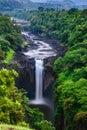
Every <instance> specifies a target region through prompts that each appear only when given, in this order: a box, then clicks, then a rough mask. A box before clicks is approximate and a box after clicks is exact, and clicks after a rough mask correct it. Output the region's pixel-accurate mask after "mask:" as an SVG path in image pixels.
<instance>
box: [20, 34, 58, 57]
mask: <svg viewBox="0 0 87 130" xmlns="http://www.w3.org/2000/svg"><path fill="white" fill-rule="evenodd" d="M22 34H23V35H25V36H27V37H28V38H29V39H30V40H31V41H32V42H33V46H36V48H34V49H32V47H31V48H30V49H29V50H28V51H27V52H24V54H25V55H27V56H28V57H29V58H35V59H45V58H47V57H51V56H56V51H55V50H53V48H52V47H51V46H50V45H49V44H48V43H46V42H44V41H40V40H38V39H37V38H36V36H34V35H28V33H27V32H22Z"/></svg>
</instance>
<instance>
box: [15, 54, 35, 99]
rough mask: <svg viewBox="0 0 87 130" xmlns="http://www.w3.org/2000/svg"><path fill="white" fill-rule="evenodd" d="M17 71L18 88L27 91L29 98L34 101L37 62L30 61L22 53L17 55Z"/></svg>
mask: <svg viewBox="0 0 87 130" xmlns="http://www.w3.org/2000/svg"><path fill="white" fill-rule="evenodd" d="M15 61H16V62H17V68H16V69H17V71H18V73H19V78H18V79H17V80H16V84H17V87H18V88H19V89H21V88H23V89H25V90H26V91H27V96H28V97H29V98H30V99H32V98H34V97H35V74H34V72H35V63H34V62H35V61H34V59H30V60H29V59H28V58H27V57H26V56H24V55H23V54H21V53H18V54H16V56H15Z"/></svg>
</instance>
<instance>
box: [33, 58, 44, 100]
mask: <svg viewBox="0 0 87 130" xmlns="http://www.w3.org/2000/svg"><path fill="white" fill-rule="evenodd" d="M35 68H36V72H35V77H36V95H35V100H36V101H37V102H38V101H40V100H42V99H43V60H40V59H35Z"/></svg>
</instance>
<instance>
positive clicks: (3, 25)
mask: <svg viewBox="0 0 87 130" xmlns="http://www.w3.org/2000/svg"><path fill="white" fill-rule="evenodd" d="M22 43H23V39H22V36H21V28H20V27H18V26H17V25H15V26H14V25H13V24H12V21H11V19H10V17H8V16H3V15H2V14H0V62H2V61H3V60H4V61H5V62H6V63H8V62H9V61H10V60H11V59H12V58H13V56H14V53H15V51H16V50H17V48H18V47H21V46H22Z"/></svg>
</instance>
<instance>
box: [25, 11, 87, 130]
mask: <svg viewBox="0 0 87 130" xmlns="http://www.w3.org/2000/svg"><path fill="white" fill-rule="evenodd" d="M27 19H28V20H29V24H30V26H29V30H30V31H31V32H32V33H35V34H37V35H39V36H41V37H47V38H51V39H56V40H57V41H59V42H60V43H61V44H62V45H64V46H65V47H66V53H65V55H64V57H60V58H58V59H57V60H56V61H55V63H54V71H55V73H56V82H55V85H54V95H55V100H56V110H55V126H56V129H57V130H77V129H78V130H86V128H87V10H82V11H80V10H77V9H70V10H69V11H65V10H62V11H59V12H57V11H54V10H45V11H43V10H40V11H37V12H36V11H32V12H30V13H28V12H27ZM54 44H55V43H54Z"/></svg>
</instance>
